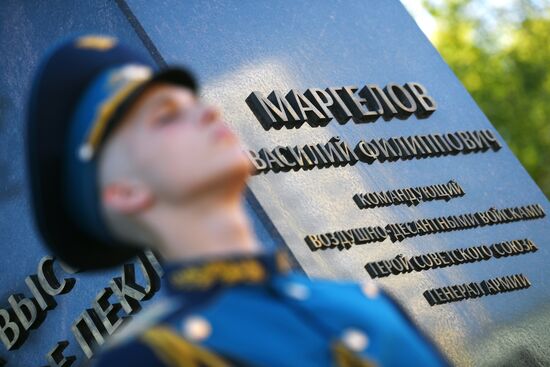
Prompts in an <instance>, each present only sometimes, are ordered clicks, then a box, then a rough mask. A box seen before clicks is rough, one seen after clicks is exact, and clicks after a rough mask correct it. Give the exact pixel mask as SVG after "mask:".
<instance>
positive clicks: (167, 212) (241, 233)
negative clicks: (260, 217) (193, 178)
mask: <svg viewBox="0 0 550 367" xmlns="http://www.w3.org/2000/svg"><path fill="white" fill-rule="evenodd" d="M149 219H150V222H151V224H152V225H153V227H154V228H155V231H154V232H155V233H156V242H157V243H156V244H155V245H156V246H155V247H156V248H157V250H159V252H160V253H161V255H162V256H163V257H164V259H165V260H167V261H182V260H193V259H201V258H208V257H224V256H231V255H240V254H243V255H245V254H253V253H258V252H260V251H261V247H260V245H259V244H258V242H257V239H256V236H255V234H254V231H253V229H252V226H251V224H250V222H249V218H248V216H247V215H246V212H245V209H244V206H243V201H242V195H241V194H240V193H239V194H235V195H230V196H223V197H217V196H215V197H210V198H205V199H203V200H200V201H198V202H194V203H192V204H191V205H184V206H177V205H163V206H160V207H158V208H156V209H155V211H154V213H152V215H151V217H150V218H149Z"/></svg>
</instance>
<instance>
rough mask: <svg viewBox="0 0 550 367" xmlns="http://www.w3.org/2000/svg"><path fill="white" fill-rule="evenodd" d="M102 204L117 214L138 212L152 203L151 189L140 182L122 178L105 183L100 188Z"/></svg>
mask: <svg viewBox="0 0 550 367" xmlns="http://www.w3.org/2000/svg"><path fill="white" fill-rule="evenodd" d="M101 200H102V201H103V205H104V206H105V208H107V209H108V210H110V211H113V212H116V213H119V214H126V215H132V214H138V213H140V212H142V211H143V210H145V209H147V208H149V207H150V206H151V204H152V203H153V194H152V192H151V190H149V188H148V187H147V186H145V185H144V184H142V183H140V182H135V181H130V180H122V181H115V182H112V183H109V184H107V185H105V186H104V187H103V188H102V190H101Z"/></svg>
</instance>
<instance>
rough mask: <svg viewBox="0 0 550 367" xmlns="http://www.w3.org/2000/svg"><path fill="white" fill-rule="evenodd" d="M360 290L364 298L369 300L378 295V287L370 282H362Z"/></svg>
mask: <svg viewBox="0 0 550 367" xmlns="http://www.w3.org/2000/svg"><path fill="white" fill-rule="evenodd" d="M361 289H362V291H363V293H364V294H365V296H367V297H368V298H371V299H374V298H376V297H378V294H379V293H380V291H379V289H378V286H377V285H376V284H374V282H371V281H368V282H364V283H363V285H362V287H361Z"/></svg>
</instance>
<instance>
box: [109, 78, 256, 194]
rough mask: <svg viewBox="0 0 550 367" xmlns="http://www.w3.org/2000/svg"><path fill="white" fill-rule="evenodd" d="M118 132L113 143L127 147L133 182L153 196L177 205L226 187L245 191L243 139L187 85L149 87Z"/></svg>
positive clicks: (247, 168)
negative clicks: (185, 86)
mask: <svg viewBox="0 0 550 367" xmlns="http://www.w3.org/2000/svg"><path fill="white" fill-rule="evenodd" d="M114 134H115V136H114V137H113V138H112V141H111V142H110V143H109V144H121V145H122V146H123V147H125V148H124V151H125V153H124V154H126V155H127V157H126V159H128V160H129V162H128V164H129V165H130V169H129V170H128V172H129V175H130V176H133V177H131V180H133V181H134V184H135V181H138V182H139V184H140V185H141V186H139V185H138V186H139V187H141V188H142V189H143V188H144V189H146V190H148V193H147V194H148V195H151V196H152V198H153V199H154V200H165V201H167V202H170V203H176V202H178V201H182V200H188V199H192V198H193V197H195V196H198V195H200V194H202V193H204V192H205V191H208V190H211V189H213V188H220V186H223V185H228V186H229V185H235V184H239V183H240V188H241V189H242V187H243V183H244V181H245V180H246V178H247V177H248V175H249V174H250V170H251V165H250V162H249V161H248V159H247V158H246V156H245V154H244V153H243V151H242V147H241V145H240V141H239V139H238V138H237V137H236V135H235V134H234V133H233V132H232V131H231V130H230V129H229V128H228V127H227V125H226V124H225V123H224V121H223V120H222V118H221V115H220V112H219V110H218V109H217V108H216V107H214V106H207V105H204V104H203V103H202V102H201V101H200V99H198V98H197V97H196V96H195V95H194V94H193V92H192V91H191V90H189V89H187V88H184V87H180V86H175V85H170V84H164V83H159V84H155V85H152V86H150V87H149V88H148V89H147V90H146V91H145V92H144V93H143V94H142V95H141V96H140V98H139V99H138V100H137V101H136V103H135V104H134V105H133V107H132V108H131V110H130V111H129V112H128V114H127V115H126V117H125V118H124V120H123V121H121V126H120V127H118V128H117V130H116V131H115V132H114ZM116 151H117V150H116V149H115V150H114V152H112V153H113V154H116ZM118 151H121V150H118ZM109 154H111V153H109Z"/></svg>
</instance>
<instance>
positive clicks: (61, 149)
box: [28, 36, 446, 367]
mask: <svg viewBox="0 0 550 367" xmlns="http://www.w3.org/2000/svg"><path fill="white" fill-rule="evenodd" d="M28 139H29V142H28V143H29V150H28V153H29V171H30V181H31V188H32V190H31V191H32V202H33V209H34V213H35V218H36V222H37V224H38V227H39V230H40V233H41V234H42V236H43V238H44V241H45V243H46V244H47V245H48V246H49V247H50V249H51V250H52V251H53V252H54V253H55V254H56V255H57V256H58V257H59V258H61V260H63V261H64V262H66V263H67V264H69V265H72V266H74V267H77V268H80V269H100V268H105V267H109V266H113V265H117V264H121V263H123V262H124V261H127V260H129V259H131V258H132V257H133V256H135V255H136V254H137V253H139V252H140V251H143V249H145V248H150V249H153V250H154V251H156V252H158V253H159V254H160V255H161V257H162V259H163V265H164V268H165V275H164V279H163V282H164V285H163V287H164V289H165V290H166V293H167V294H166V296H164V297H163V298H161V299H160V300H159V301H158V302H157V303H156V304H155V305H153V306H151V308H150V309H149V310H148V311H144V312H143V313H142V314H141V315H139V316H138V317H137V319H136V320H134V321H132V323H130V324H129V325H127V327H125V328H123V329H122V330H121V332H120V333H118V334H115V335H114V337H113V338H112V340H111V341H110V342H109V343H108V344H109V345H108V347H107V348H105V349H104V350H102V351H101V352H100V353H99V354H98V355H97V356H96V357H94V358H93V359H92V363H93V365H94V366H100V367H103V366H121V365H123V366H134V367H138V366H147V367H154V366H228V365H238V366H266V365H271V366H374V365H376V366H402V365H413V366H416V365H419V366H441V365H445V364H446V361H445V359H444V358H443V357H442V356H441V355H440V354H439V352H438V351H437V349H436V348H435V347H434V346H433V345H432V344H431V343H430V342H429V341H428V340H427V339H426V338H425V337H424V335H422V334H421V333H420V332H419V330H418V329H417V328H416V327H415V326H414V325H413V323H412V322H411V320H410V319H409V318H407V316H406V315H405V313H404V312H403V311H402V310H401V309H400V308H399V306H398V305H397V304H396V303H395V302H394V301H392V300H391V299H390V298H389V297H388V296H387V295H386V294H385V293H383V292H382V291H381V290H380V289H378V288H377V287H376V286H375V285H374V284H373V283H372V282H369V283H365V284H357V283H354V282H337V281H328V280H312V279H309V278H307V277H306V276H304V275H303V274H301V273H299V272H297V271H293V270H292V269H291V267H290V266H289V261H288V259H287V258H286V253H285V252H284V251H282V250H278V251H267V250H265V249H263V247H262V246H261V245H260V244H259V243H258V241H257V239H256V238H255V236H254V233H253V231H252V229H251V225H250V223H249V220H248V218H247V216H246V214H245V211H244V209H243V205H242V196H243V189H244V187H245V184H246V179H247V177H248V176H249V175H250V171H251V164H250V162H249V161H248V159H247V158H246V156H245V155H244V154H243V150H242V147H241V146H240V144H239V140H238V138H237V137H236V136H235V135H234V134H233V133H232V132H231V131H230V130H229V129H228V127H227V126H226V124H225V123H224V121H223V119H222V118H221V116H220V113H219V111H218V109H217V108H215V107H213V106H209V105H205V104H204V103H203V102H202V101H201V99H200V98H199V96H198V93H197V84H196V82H195V80H194V78H193V77H192V75H191V74H190V73H189V72H187V71H186V70H185V69H184V68H181V67H172V68H165V69H163V70H157V69H156V67H155V65H153V64H152V63H151V62H150V61H149V60H148V59H147V58H145V57H143V56H142V55H140V54H138V53H136V52H134V51H132V50H130V49H128V48H127V47H125V46H124V45H122V44H120V43H119V42H118V41H117V40H116V39H115V38H111V37H103V36H81V37H75V38H71V39H69V40H66V41H64V42H62V43H60V44H58V45H57V46H56V47H55V48H54V49H53V50H52V52H50V53H49V54H48V56H47V57H46V59H45V60H44V62H43V63H42V65H41V67H40V69H39V72H38V73H37V76H36V78H35V82H34V84H33V89H32V94H31V99H30V103H29V114H28Z"/></svg>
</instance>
